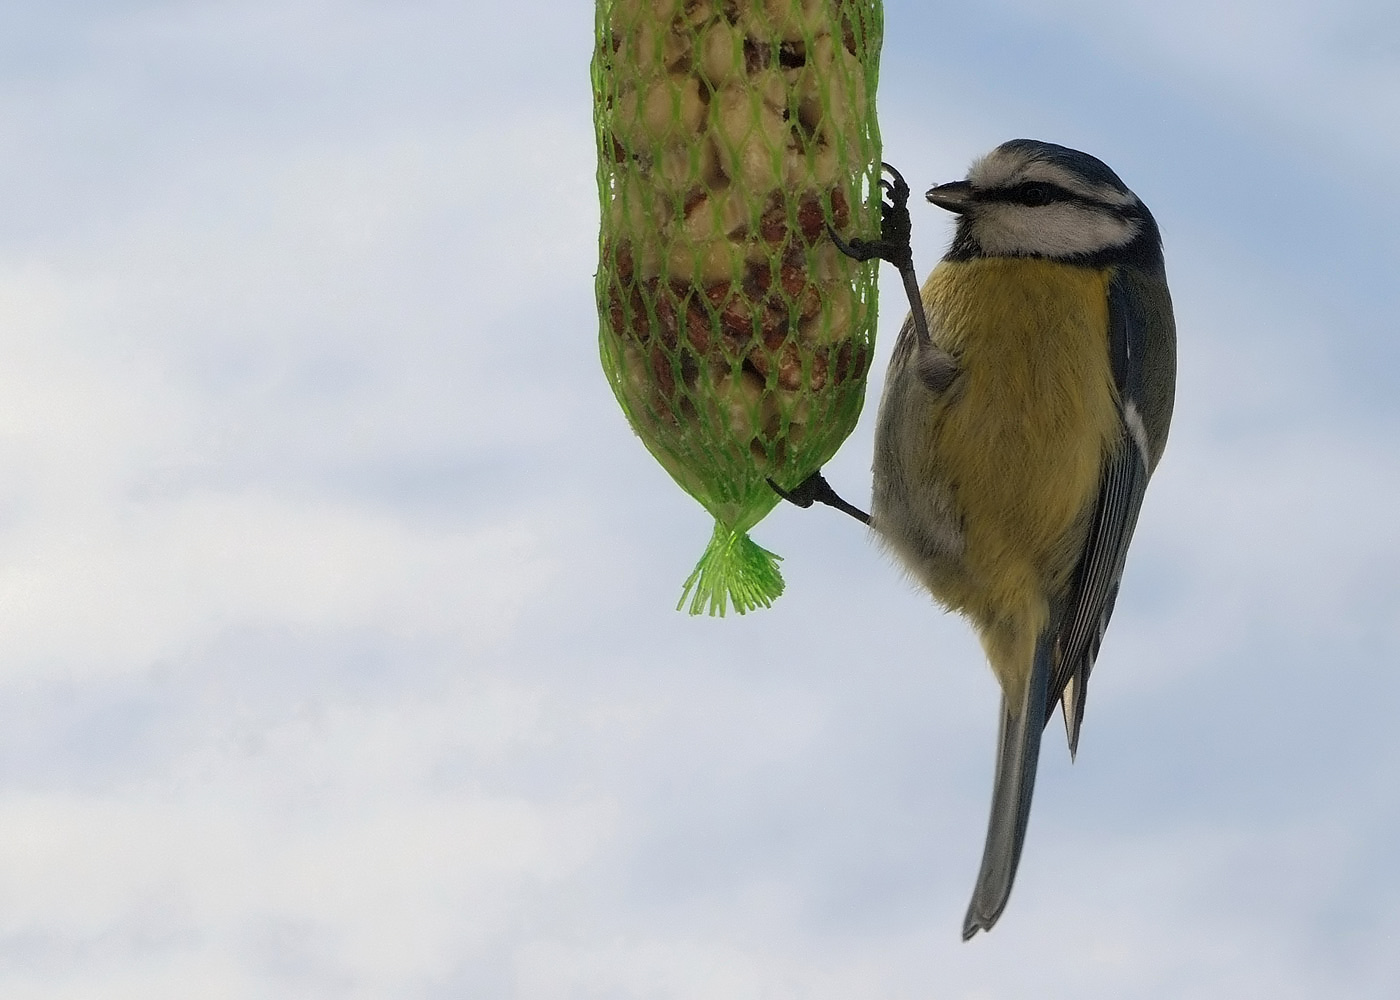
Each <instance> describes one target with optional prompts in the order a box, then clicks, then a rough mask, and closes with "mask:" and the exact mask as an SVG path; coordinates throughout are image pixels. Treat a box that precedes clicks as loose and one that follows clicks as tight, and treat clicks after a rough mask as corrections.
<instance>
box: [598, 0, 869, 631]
mask: <svg viewBox="0 0 1400 1000" xmlns="http://www.w3.org/2000/svg"><path fill="white" fill-rule="evenodd" d="M881 31H882V11H881V4H880V0H747V2H743V0H598V5H597V21H596V49H595V52H594V58H593V102H594V104H593V108H594V121H595V125H596V129H597V138H598V191H599V196H600V198H601V201H602V226H601V233H600V236H599V266H598V276H597V294H598V310H599V318H600V324H599V325H600V328H601V331H600V337H599V339H600V343H601V352H602V358H603V368H604V370H605V371H606V372H607V375H608V378H609V380H610V381H611V383H612V386H613V391H614V392H615V393H616V395H617V399H618V402H619V403H621V405H622V409H623V411H624V412H625V413H626V414H627V418H628V420H629V421H631V424H632V427H633V428H634V429H635V430H636V432H637V434H638V435H639V436H640V437H641V439H642V441H643V442H644V443H645V444H646V446H647V448H648V449H649V450H650V451H651V453H652V454H653V455H655V456H656V458H657V459H658V460H659V461H660V462H661V464H662V466H664V467H665V469H666V470H667V471H668V472H669V473H670V474H671V476H672V477H673V478H674V479H675V480H676V482H677V483H679V484H680V486H681V487H682V488H683V489H685V490H686V492H688V493H689V494H690V495H691V496H693V497H694V498H695V499H696V500H698V501H699V502H700V503H701V504H703V505H704V507H705V509H706V510H708V511H709V512H710V513H711V514H712V515H714V518H715V521H716V522H717V523H716V526H715V533H714V537H713V538H712V540H711V542H710V546H709V548H708V549H707V550H706V551H705V554H704V555H703V556H702V558H701V560H700V564H699V565H698V566H697V567H696V569H695V572H694V573H692V574H691V576H690V579H688V580H687V581H686V584H685V587H684V591H683V593H682V596H681V605H680V606H685V604H686V600H687V597H689V598H690V607H689V610H690V612H691V613H692V614H700V613H703V612H705V611H708V612H709V613H710V614H720V615H722V614H724V612H725V610H726V607H727V605H728V604H729V603H732V604H733V605H734V608H735V610H737V611H738V612H739V613H740V614H743V613H745V612H747V611H749V610H751V609H753V608H756V607H760V606H762V607H767V606H768V605H770V604H771V603H772V601H773V599H774V598H776V597H777V596H778V595H779V594H781V593H782V590H783V578H782V575H781V574H780V573H779V572H778V568H777V559H778V557H777V556H775V555H773V554H772V553H771V552H768V551H766V550H765V549H763V548H761V547H759V546H758V545H756V544H755V543H754V542H753V541H752V540H750V539H749V538H748V537H747V532H748V530H749V529H750V528H752V527H753V526H754V525H755V524H757V523H758V522H759V521H760V520H761V519H762V518H763V517H764V516H765V515H766V514H767V513H768V512H769V511H770V510H772V509H773V507H774V506H775V505H776V504H777V502H778V497H777V495H776V494H775V493H774V492H773V491H772V489H771V488H770V487H769V486H768V484H767V482H766V480H767V479H768V478H769V477H771V478H772V479H773V480H774V481H775V482H777V483H778V484H779V485H781V486H783V487H785V488H792V487H795V486H796V485H797V484H798V483H800V482H802V481H803V480H804V479H806V478H807V476H808V475H809V474H810V473H812V472H813V471H815V470H816V469H817V468H819V467H820V466H821V465H822V464H823V463H824V462H826V460H827V459H829V458H830V457H831V456H832V455H833V454H834V453H835V451H836V449H837V448H838V447H839V446H840V444H841V442H842V441H844V440H845V438H846V436H847V435H848V434H849V433H850V432H851V429H852V428H853V427H854V426H855V423H856V418H857V417H858V416H859V414H860V409H861V405H862V403H863V401H864V398H865V375H866V371H867V369H868V368H869V366H870V356H871V348H872V346H873V339H874V332H875V269H876V264H875V263H874V262H871V263H866V264H857V263H855V262H853V261H851V260H849V259H848V258H846V257H844V256H842V255H841V253H840V252H839V251H838V250H837V249H836V247H835V245H834V244H833V243H832V242H831V240H830V239H829V238H828V237H827V235H826V226H827V225H828V224H830V225H833V226H835V227H836V229H837V230H839V231H841V232H858V233H875V232H878V231H879V228H880V190H879V171H880V136H879V130H878V128H877V126H876V121H875V86H876V81H877V78H878V73H879V52H880V40H881Z"/></svg>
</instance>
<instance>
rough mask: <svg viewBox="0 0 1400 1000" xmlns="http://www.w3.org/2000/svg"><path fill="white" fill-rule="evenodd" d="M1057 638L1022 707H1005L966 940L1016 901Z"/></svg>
mask: <svg viewBox="0 0 1400 1000" xmlns="http://www.w3.org/2000/svg"><path fill="white" fill-rule="evenodd" d="M1054 645H1055V644H1054V634H1053V632H1052V630H1050V629H1046V630H1045V631H1044V632H1043V633H1042V634H1041V636H1040V639H1039V641H1038V642H1037V643H1036V647H1035V659H1034V662H1033V663H1032V665H1031V677H1030V683H1029V684H1028V685H1027V686H1026V694H1025V700H1024V702H1023V703H1022V704H1020V705H1013V704H1011V703H1009V702H1008V701H1007V700H1006V697H1005V695H1003V696H1002V701H1001V709H1002V711H1001V733H1000V735H999V736H998V737H997V775H996V783H995V785H994V787H993V789H992V818H991V822H990V823H989V824H988V826H987V845H986V847H984V848H983V850H982V870H981V871H979V872H978V873H977V887H976V888H975V889H973V891H972V902H971V903H970V904H969V905H968V908H967V916H966V917H965V918H964V919H963V940H964V941H966V940H968V939H969V938H971V937H972V936H973V935H974V934H976V933H977V932H978V931H979V930H983V931H986V930H991V929H992V925H993V924H995V923H996V922H997V918H998V917H1000V916H1001V911H1002V910H1003V909H1004V908H1005V907H1006V901H1007V900H1008V899H1009V898H1011V883H1012V882H1013V881H1014V880H1015V878H1016V865H1017V863H1018V862H1019V861H1020V860H1021V845H1022V844H1023V843H1024V842H1025V839H1026V820H1027V819H1028V818H1029V817H1030V812H1031V792H1032V791H1034V790H1035V768H1036V764H1037V763H1038V762H1039V760H1040V734H1041V732H1042V731H1043V730H1044V729H1045V718H1046V713H1047V712H1048V711H1049V706H1048V705H1047V704H1046V700H1047V693H1048V688H1049V682H1050V668H1051V656H1052V652H1053V650H1054Z"/></svg>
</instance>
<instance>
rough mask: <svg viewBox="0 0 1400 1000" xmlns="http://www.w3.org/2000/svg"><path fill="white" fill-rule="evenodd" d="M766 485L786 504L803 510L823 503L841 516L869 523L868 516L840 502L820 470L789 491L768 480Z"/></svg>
mask: <svg viewBox="0 0 1400 1000" xmlns="http://www.w3.org/2000/svg"><path fill="white" fill-rule="evenodd" d="M768 485H769V486H770V487H772V489H773V492H774V493H776V494H778V496H780V497H782V498H783V499H784V500H786V501H787V502H788V503H790V504H796V505H797V506H798V507H801V508H802V509H804V510H805V509H807V508H808V507H810V506H812V504H814V503H824V504H826V505H827V506H828V507H835V508H836V509H837V510H839V511H841V512H842V513H843V514H849V515H851V517H853V518H855V519H856V520H857V521H859V522H861V523H862V524H869V523H870V515H869V514H867V513H866V512H865V511H863V510H861V509H860V508H859V507H856V506H855V505H854V504H849V503H847V502H846V501H845V500H842V499H841V497H840V496H839V495H838V494H837V492H836V491H835V490H833V489H832V488H831V484H830V483H828V482H827V481H826V477H825V476H823V475H822V473H821V470H820V469H818V470H817V471H816V472H814V473H812V474H811V475H810V476H808V477H807V478H806V479H804V480H802V482H800V483H798V484H797V486H796V487H794V488H793V489H792V490H790V491H789V490H785V489H783V488H782V487H781V486H779V485H778V484H777V483H775V482H773V480H772V479H769V480H768Z"/></svg>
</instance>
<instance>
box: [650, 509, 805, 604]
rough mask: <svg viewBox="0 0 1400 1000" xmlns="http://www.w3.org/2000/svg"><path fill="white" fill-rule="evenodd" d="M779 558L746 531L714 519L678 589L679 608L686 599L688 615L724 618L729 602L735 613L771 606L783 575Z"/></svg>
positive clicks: (781, 590) (778, 593) (779, 594)
mask: <svg viewBox="0 0 1400 1000" xmlns="http://www.w3.org/2000/svg"><path fill="white" fill-rule="evenodd" d="M782 559H783V557H782V556H780V555H776V554H775V553H772V552H769V551H768V550H767V549H765V548H763V547H762V546H761V545H759V544H758V543H757V542H755V541H754V540H753V539H752V538H750V537H749V534H748V532H746V531H735V530H734V529H733V528H729V527H726V526H725V525H723V524H721V523H720V522H718V521H716V522H715V533H714V535H713V536H712V537H711V538H710V544H709V547H708V548H706V549H705V554H704V555H702V556H701V557H700V561H699V562H698V563H697V564H696V565H695V570H694V572H692V573H691V574H690V577H689V579H687V580H686V581H685V586H684V587H683V588H682V590H681V599H680V603H678V604H677V605H676V610H677V611H679V610H681V609H682V608H684V607H685V602H686V599H687V598H689V599H690V609H689V610H690V613H691V614H692V615H701V614H709V615H711V616H719V617H721V618H723V617H724V614H725V612H726V611H727V610H728V605H729V604H730V603H733V605H734V610H735V611H737V612H739V614H741V615H743V614H747V613H748V612H750V611H752V610H754V609H755V608H771V607H772V606H773V602H774V601H776V600H777V599H778V598H779V597H781V596H782V593H783V586H784V585H783V574H782V573H780V572H778V563H780V562H782Z"/></svg>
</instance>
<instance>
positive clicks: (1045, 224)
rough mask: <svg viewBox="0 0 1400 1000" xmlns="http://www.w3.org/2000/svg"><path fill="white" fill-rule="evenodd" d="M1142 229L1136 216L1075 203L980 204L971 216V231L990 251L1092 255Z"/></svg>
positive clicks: (1122, 243) (1118, 244)
mask: <svg viewBox="0 0 1400 1000" xmlns="http://www.w3.org/2000/svg"><path fill="white" fill-rule="evenodd" d="M1141 229H1142V225H1141V223H1139V222H1138V221H1137V220H1128V219H1124V218H1122V217H1120V216H1118V215H1115V214H1114V213H1112V212H1108V211H1103V210H1099V209H1095V208H1092V207H1090V206H1088V205H1081V204H1078V203H1076V202H1054V203H1052V204H1049V205H1044V206H1041V207H1039V208H1028V207H1027V206H1025V205H1016V204H997V203H995V202H991V203H983V204H981V205H979V206H978V207H977V210H976V215H975V216H974V218H973V220H972V235H973V236H974V237H975V238H976V240H977V242H978V244H980V245H981V247H982V249H983V250H984V251H986V252H987V253H989V254H992V255H993V256H996V255H1007V256H1017V255H1026V254H1034V255H1040V256H1045V257H1075V256H1081V255H1085V254H1092V253H1097V252H1099V251H1101V250H1109V249H1112V248H1113V247H1121V246H1127V245H1128V244H1129V243H1131V242H1132V241H1133V239H1134V238H1135V237H1136V236H1137V235H1138V233H1139V231H1140V230H1141Z"/></svg>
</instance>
